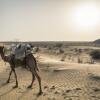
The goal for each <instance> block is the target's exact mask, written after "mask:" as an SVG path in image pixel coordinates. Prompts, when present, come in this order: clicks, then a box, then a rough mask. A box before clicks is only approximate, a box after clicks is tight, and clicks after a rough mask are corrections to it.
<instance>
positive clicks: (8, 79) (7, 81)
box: [6, 69, 12, 83]
mask: <svg viewBox="0 0 100 100" xmlns="http://www.w3.org/2000/svg"><path fill="white" fill-rule="evenodd" d="M11 74H12V69H11V71H10V73H9V77H8V80H7V82H6V83H9V81H10V76H11Z"/></svg>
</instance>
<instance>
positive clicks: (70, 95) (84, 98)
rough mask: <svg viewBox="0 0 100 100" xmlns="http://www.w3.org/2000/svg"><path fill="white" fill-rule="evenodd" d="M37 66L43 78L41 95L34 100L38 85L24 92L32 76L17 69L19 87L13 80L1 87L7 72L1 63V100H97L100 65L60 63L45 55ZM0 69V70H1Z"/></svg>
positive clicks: (99, 87)
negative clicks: (15, 87)
mask: <svg viewBox="0 0 100 100" xmlns="http://www.w3.org/2000/svg"><path fill="white" fill-rule="evenodd" d="M39 56H40V57H39V61H38V66H39V68H40V75H41V78H42V89H43V95H41V96H39V97H37V95H36V94H37V93H38V83H37V80H36V81H35V82H34V85H33V88H32V89H27V86H28V85H29V84H30V82H31V73H30V72H29V71H27V70H26V69H23V68H17V69H16V72H17V75H18V81H19V87H18V88H17V89H12V86H13V85H14V84H15V79H14V76H13V75H12V77H11V82H10V83H9V84H4V83H5V82H6V80H7V77H8V73H9V71H10V69H9V66H8V64H7V65H6V66H5V64H4V63H3V61H0V100H100V73H99V70H100V67H99V66H100V65H99V64H93V65H90V64H78V63H66V62H61V61H59V60H58V59H55V58H52V57H50V56H48V55H43V54H42V55H39ZM1 65H2V66H1Z"/></svg>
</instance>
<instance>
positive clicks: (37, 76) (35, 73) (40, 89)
mask: <svg viewBox="0 0 100 100" xmlns="http://www.w3.org/2000/svg"><path fill="white" fill-rule="evenodd" d="M32 72H33V73H34V75H35V76H36V78H37V80H38V83H39V93H38V95H41V94H42V93H43V92H42V87H41V78H40V76H39V75H38V73H37V72H36V71H35V70H33V71H32Z"/></svg>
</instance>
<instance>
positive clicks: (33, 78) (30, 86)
mask: <svg viewBox="0 0 100 100" xmlns="http://www.w3.org/2000/svg"><path fill="white" fill-rule="evenodd" d="M34 80H35V75H34V74H33V73H32V82H31V84H30V85H29V86H28V88H32V85H33V82H34Z"/></svg>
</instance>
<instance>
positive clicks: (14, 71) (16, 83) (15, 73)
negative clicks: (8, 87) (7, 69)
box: [12, 68, 18, 88]
mask: <svg viewBox="0 0 100 100" xmlns="http://www.w3.org/2000/svg"><path fill="white" fill-rule="evenodd" d="M12 71H13V72H14V75H15V79H16V85H15V86H14V87H13V88H17V87H18V81H17V75H16V72H15V69H14V68H12Z"/></svg>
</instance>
